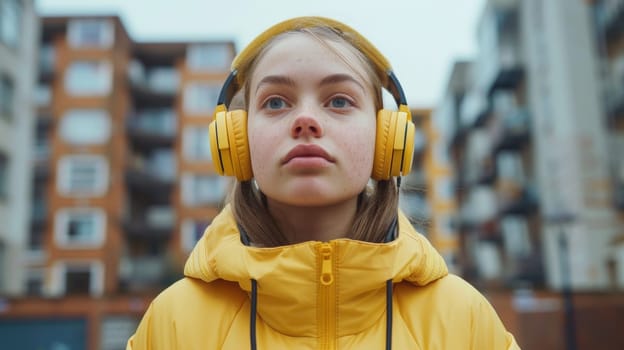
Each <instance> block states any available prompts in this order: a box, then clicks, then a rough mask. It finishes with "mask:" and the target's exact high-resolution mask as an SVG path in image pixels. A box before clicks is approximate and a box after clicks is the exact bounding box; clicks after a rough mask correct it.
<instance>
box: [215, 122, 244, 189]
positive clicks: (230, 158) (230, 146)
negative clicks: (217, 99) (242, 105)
mask: <svg viewBox="0 0 624 350" xmlns="http://www.w3.org/2000/svg"><path fill="white" fill-rule="evenodd" d="M209 134H210V135H209V136H210V153H211V155H212V162H213V164H214V167H215V170H216V171H217V173H218V174H219V175H225V176H235V177H236V178H237V179H238V180H239V181H248V180H251V178H252V177H253V174H252V171H251V158H250V156H249V143H248V141H247V112H245V111H244V110H234V111H230V112H228V111H226V110H220V111H218V112H217V113H215V116H214V120H213V121H212V122H211V123H210V126H209Z"/></svg>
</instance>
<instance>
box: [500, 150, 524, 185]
mask: <svg viewBox="0 0 624 350" xmlns="http://www.w3.org/2000/svg"><path fill="white" fill-rule="evenodd" d="M496 163H497V164H496V165H497V167H498V169H497V171H498V176H499V177H500V178H501V179H506V180H511V181H515V182H518V183H523V182H524V181H525V180H524V167H523V166H522V158H521V156H520V154H518V153H514V152H501V153H499V155H498V157H497V158H496Z"/></svg>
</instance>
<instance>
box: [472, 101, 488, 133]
mask: <svg viewBox="0 0 624 350" xmlns="http://www.w3.org/2000/svg"><path fill="white" fill-rule="evenodd" d="M491 117H492V107H491V106H489V105H488V106H486V107H485V108H484V109H483V110H482V111H481V112H479V114H477V117H476V118H475V120H474V123H473V125H472V127H473V128H475V129H476V128H482V127H484V126H485V125H486V124H487V122H488V121H489V120H490V118H491Z"/></svg>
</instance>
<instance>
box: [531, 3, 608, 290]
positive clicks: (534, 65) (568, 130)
mask: <svg viewBox="0 0 624 350" xmlns="http://www.w3.org/2000/svg"><path fill="white" fill-rule="evenodd" d="M521 10H522V12H521V18H522V21H523V22H522V24H521V25H522V28H524V40H525V41H526V46H527V60H528V63H529V64H528V74H527V80H528V84H529V92H530V95H529V100H530V108H531V114H532V116H533V128H532V132H533V134H534V136H535V137H534V140H535V145H536V148H535V150H536V152H535V156H536V169H537V171H538V173H537V174H538V177H537V180H538V183H539V186H540V199H541V203H540V205H541V208H540V210H541V214H542V216H543V218H544V223H545V225H544V227H543V231H542V233H543V241H544V257H545V263H546V272H547V282H548V285H549V286H550V287H553V288H559V287H561V286H562V284H563V283H564V280H563V277H562V274H561V271H562V269H561V261H562V258H563V259H566V256H564V254H567V258H569V261H570V268H571V270H572V271H574V273H573V274H572V275H571V280H570V281H569V282H570V283H572V285H573V286H574V288H577V289H605V288H607V287H609V285H610V282H609V276H608V270H607V260H608V256H607V254H608V247H609V245H610V241H611V240H612V238H613V236H614V235H615V234H616V229H618V227H619V225H618V222H617V218H616V216H615V212H614V210H613V205H612V203H613V197H612V190H611V186H610V174H609V171H608V167H609V160H608V156H609V152H608V147H607V128H606V123H605V118H604V117H603V115H604V110H603V108H604V106H602V105H601V101H600V98H599V97H600V85H599V79H598V78H599V77H598V75H597V72H598V66H597V60H596V57H597V55H596V51H595V47H596V46H595V42H594V37H595V36H594V34H593V31H592V28H591V23H590V19H591V17H590V13H589V8H588V7H587V6H586V5H585V4H583V3H581V2H573V3H570V2H568V1H559V0H558V1H550V2H542V1H532V0H531V1H524V2H522V8H521ZM561 234H565V235H566V236H567V240H568V247H569V249H568V252H567V253H564V250H562V249H561V247H560V245H559V243H558V239H559V237H560V235H561Z"/></svg>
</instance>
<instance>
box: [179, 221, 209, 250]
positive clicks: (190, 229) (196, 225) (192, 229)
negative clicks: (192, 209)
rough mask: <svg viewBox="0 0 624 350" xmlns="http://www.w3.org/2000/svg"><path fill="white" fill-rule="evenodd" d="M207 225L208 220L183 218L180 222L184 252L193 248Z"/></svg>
mask: <svg viewBox="0 0 624 350" xmlns="http://www.w3.org/2000/svg"><path fill="white" fill-rule="evenodd" d="M208 225H210V221H204V220H190V219H187V220H184V222H183V223H182V249H184V250H185V251H186V252H190V251H191V250H193V247H195V244H196V243H197V241H199V239H200V238H201V237H202V236H203V235H204V231H205V230H206V227H208Z"/></svg>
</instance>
